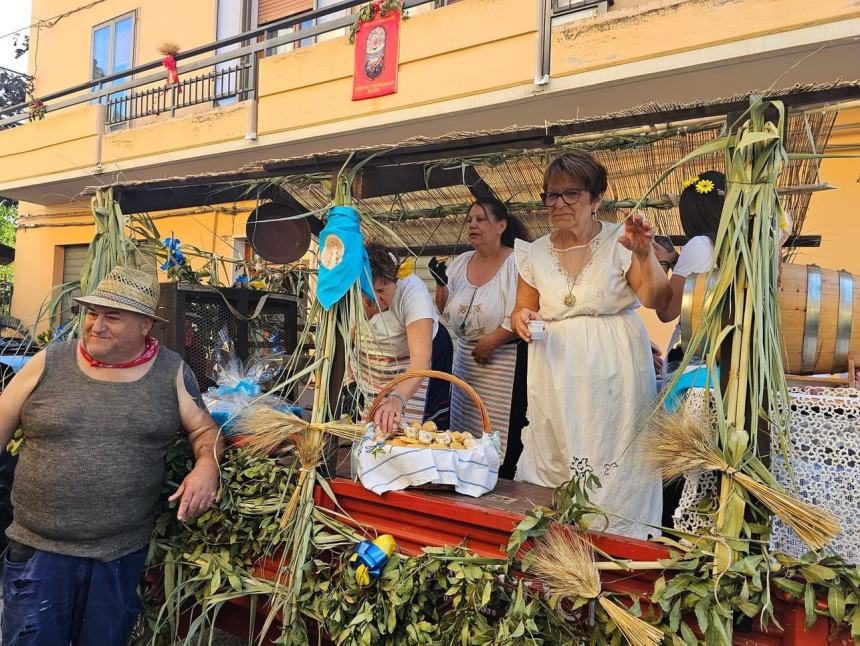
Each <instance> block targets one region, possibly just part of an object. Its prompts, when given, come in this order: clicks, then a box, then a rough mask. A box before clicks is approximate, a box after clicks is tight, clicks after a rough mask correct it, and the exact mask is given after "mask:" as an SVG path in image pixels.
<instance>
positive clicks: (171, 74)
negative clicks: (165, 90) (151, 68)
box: [161, 54, 182, 94]
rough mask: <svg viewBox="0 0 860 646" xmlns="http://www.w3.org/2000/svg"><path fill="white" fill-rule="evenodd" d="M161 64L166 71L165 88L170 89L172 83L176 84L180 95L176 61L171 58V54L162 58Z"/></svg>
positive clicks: (180, 89)
mask: <svg viewBox="0 0 860 646" xmlns="http://www.w3.org/2000/svg"><path fill="white" fill-rule="evenodd" d="M161 64H162V65H164V67H165V68H166V69H167V86H168V87H170V85H171V84H172V83H176V85H177V87H178V89H179V92H180V94H181V93H182V86H181V85H179V73H178V72H177V71H176V59H175V58H173V54H168V55H167V56H165V57H164V58H162V59H161Z"/></svg>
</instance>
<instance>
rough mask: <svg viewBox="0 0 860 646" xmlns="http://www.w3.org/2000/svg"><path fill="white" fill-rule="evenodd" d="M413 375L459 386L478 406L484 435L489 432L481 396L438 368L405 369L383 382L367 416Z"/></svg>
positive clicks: (467, 385) (488, 422) (369, 416)
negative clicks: (383, 384)
mask: <svg viewBox="0 0 860 646" xmlns="http://www.w3.org/2000/svg"><path fill="white" fill-rule="evenodd" d="M415 377H432V378H434V379H441V380H443V381H448V382H450V383H451V384H453V385H454V386H459V387H460V388H461V389H462V390H463V391H464V392H465V393H466V394H467V395H469V397H471V398H472V401H474V402H475V405H476V406H477V407H478V411H479V412H480V413H481V424H483V426H484V435H489V434H490V431H491V430H492V428H493V427H492V426H491V425H490V414H489V413H488V412H487V407H486V406H484V402H482V401H481V398H480V397H479V396H478V393H477V392H475V389H474V388H472V387H471V386H470V385H469V384H467V383H466V382H465V381H463V380H462V379H460V378H459V377H455V376H454V375H451V374H448V373H447V372H441V371H439V370H407V371H406V372H404V373H402V374H399V375H397V376H396V377H394V378H393V379H392V380H391V381H389V382H388V383H387V384H385V386H384V387H383V388H382V389H381V390H380V391H379V392H378V393H377V395H376V398H375V399H374V400H373V404H372V405H371V406H370V410H369V411H367V417H368V418H370V419H372V418H373V415H374V413H376V409H377V408H379V407H380V406H381V405H382V402H383V401H384V400H385V397H386V395H388V394H389V393H390V392H391V391H393V390H394V389H395V388H396V387H397V385H398V384H400V383H402V382H404V381H408V380H409V379H414V378H415Z"/></svg>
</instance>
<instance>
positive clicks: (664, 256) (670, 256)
mask: <svg viewBox="0 0 860 646" xmlns="http://www.w3.org/2000/svg"><path fill="white" fill-rule="evenodd" d="M654 255H656V256H657V262H659V263H660V266H661V267H662V268H663V269H665V270H666V271H667V272H668V271H669V269H670V268H672V267H674V265H675V263H676V262H678V252H677V251H675V250H674V249H673V250H672V251H669V250H668V249H666V247H664V246H663V245H661V244H657V243H656V242H655V243H654Z"/></svg>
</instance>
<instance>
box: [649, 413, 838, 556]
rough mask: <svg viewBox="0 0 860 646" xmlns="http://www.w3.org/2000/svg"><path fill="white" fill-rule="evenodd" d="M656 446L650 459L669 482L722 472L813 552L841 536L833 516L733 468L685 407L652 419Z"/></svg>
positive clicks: (656, 414)
mask: <svg viewBox="0 0 860 646" xmlns="http://www.w3.org/2000/svg"><path fill="white" fill-rule="evenodd" d="M650 425H651V430H652V431H653V432H652V436H653V444H652V445H651V446H650V449H649V457H650V459H651V461H652V462H653V463H654V465H655V466H657V467H659V468H660V469H662V470H663V475H664V477H666V478H677V477H679V476H681V475H683V474H684V473H687V472H688V471H693V470H696V469H706V470H710V471H720V472H722V473H724V474H726V476H728V477H730V478H732V479H733V480H735V481H736V482H737V483H738V484H739V485H740V486H741V487H743V488H744V489H745V490H746V491H748V492H749V493H751V494H752V495H753V496H755V497H756V498H758V499H759V500H760V501H761V502H762V503H763V504H764V505H765V506H766V507H767V508H768V509H769V510H770V511H771V512H773V513H774V514H776V515H777V516H779V517H780V519H782V521H783V522H784V523H785V524H786V525H788V526H789V527H791V528H792V529H793V530H794V531H795V532H796V533H797V535H798V536H799V537H800V538H801V539H802V540H803V541H804V542H805V543H806V544H807V545H809V546H810V547H811V548H813V549H814V550H820V549H821V548H822V547H824V546H825V545H826V544H827V543H828V542H830V540H832V539H833V537H834V536H835V535H836V534H837V533H838V532H839V523H838V521H837V519H836V517H835V516H834V515H833V514H831V513H830V512H828V511H826V510H824V509H820V508H818V507H815V506H813V505H810V504H808V503H806V502H803V501H802V500H798V499H797V498H794V497H792V496H791V495H789V494H788V493H786V492H784V491H779V490H777V489H774V488H773V487H771V486H768V485H766V484H764V483H762V482H759V481H758V480H756V479H754V478H753V477H752V476H749V475H747V474H746V473H744V472H743V471H739V470H738V469H735V468H732V467H731V466H730V465H729V464H728V463H727V462H726V460H725V459H724V458H723V456H722V455H721V454H720V452H719V450H718V449H717V446H716V441H715V439H714V434H713V433H711V432H710V430H709V429H707V428H706V425H705V424H702V423H701V422H700V420H699V419H697V417H696V416H695V415H694V414H693V412H692V411H691V410H690V409H689V406H687V405H684V406H682V407H680V408H679V409H678V410H677V411H676V412H674V413H668V412H665V411H660V412H657V413H655V415H654V416H653V417H652V418H651V422H650Z"/></svg>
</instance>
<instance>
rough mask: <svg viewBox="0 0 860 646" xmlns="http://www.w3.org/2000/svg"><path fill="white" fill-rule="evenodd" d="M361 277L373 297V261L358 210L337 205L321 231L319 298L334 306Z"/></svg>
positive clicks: (362, 284)
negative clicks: (371, 268)
mask: <svg viewBox="0 0 860 646" xmlns="http://www.w3.org/2000/svg"><path fill="white" fill-rule="evenodd" d="M356 280H358V281H359V284H360V285H361V291H363V292H364V293H365V294H366V295H367V297H368V298H371V299H372V298H373V285H372V284H371V280H370V261H369V260H368V259H367V250H366V249H365V248H364V237H363V236H362V235H361V227H360V226H359V218H358V212H357V211H356V210H355V209H353V208H351V207H348V206H336V207H334V208H333V209H331V210H330V211H329V212H328V219H327V221H326V225H325V228H324V229H323V230H322V231H321V232H320V266H319V277H318V280H317V300H318V301H319V302H320V305H322V306H323V307H324V308H325V309H327V310H328V309H330V308H331V306H332V305H334V304H335V303H337V302H338V301H339V300H340V299H341V298H343V296H344V295H345V294H346V293H347V292H348V291H349V289H350V288H351V287H352V286H353V285H354V284H355V281H356Z"/></svg>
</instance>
